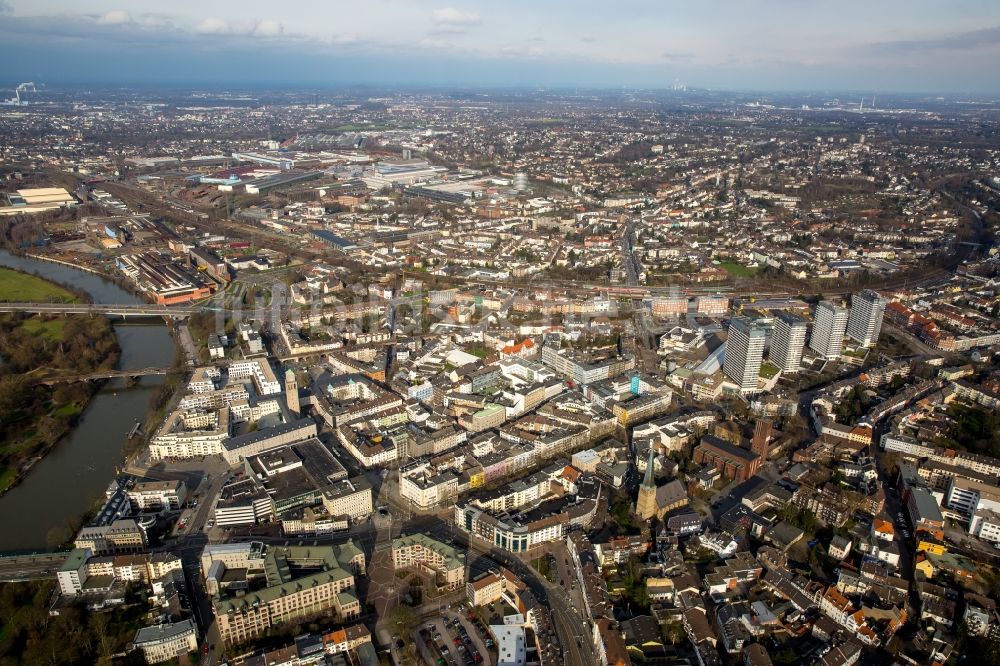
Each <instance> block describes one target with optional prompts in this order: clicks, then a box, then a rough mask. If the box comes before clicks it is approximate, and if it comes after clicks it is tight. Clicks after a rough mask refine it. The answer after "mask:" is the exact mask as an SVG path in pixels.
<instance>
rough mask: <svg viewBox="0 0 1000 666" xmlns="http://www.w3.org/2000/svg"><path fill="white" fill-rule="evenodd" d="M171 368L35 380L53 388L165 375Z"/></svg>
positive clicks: (92, 373)
mask: <svg viewBox="0 0 1000 666" xmlns="http://www.w3.org/2000/svg"><path fill="white" fill-rule="evenodd" d="M170 370H171V368H134V369H131V370H106V371H104V372H91V373H87V374H80V375H63V376H60V377H40V378H38V379H36V380H35V383H37V384H45V385H48V386H52V385H53V384H71V383H73V382H93V381H99V380H102V379H115V378H116V377H148V376H150V375H165V374H167V373H169V372H170Z"/></svg>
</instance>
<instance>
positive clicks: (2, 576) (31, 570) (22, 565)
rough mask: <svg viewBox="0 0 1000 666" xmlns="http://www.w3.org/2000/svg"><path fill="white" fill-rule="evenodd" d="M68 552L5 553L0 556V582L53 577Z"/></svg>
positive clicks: (17, 581)
mask: <svg viewBox="0 0 1000 666" xmlns="http://www.w3.org/2000/svg"><path fill="white" fill-rule="evenodd" d="M67 555H69V553H68V552H54V553H33V554H31V555H5V556H2V557H0V582H2V583H19V582H23V581H27V580H42V579H45V578H55V577H56V572H57V571H59V567H61V566H62V564H63V562H65V561H66V556H67Z"/></svg>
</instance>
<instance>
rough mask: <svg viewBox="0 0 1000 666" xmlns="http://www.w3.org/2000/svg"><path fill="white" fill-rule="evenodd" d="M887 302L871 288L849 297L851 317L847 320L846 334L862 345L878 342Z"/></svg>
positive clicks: (868, 345) (869, 345)
mask: <svg viewBox="0 0 1000 666" xmlns="http://www.w3.org/2000/svg"><path fill="white" fill-rule="evenodd" d="M887 303H888V301H887V300H886V299H884V298H882V296H880V295H879V293H878V292H877V291H874V290H872V289H865V290H864V291H862V292H859V293H857V294H854V296H852V297H851V317H850V319H848V320H847V335H848V336H850V338H851V339H852V340H857V341H858V342H859V343H860V344H861V346H863V347H871V346H872V345H874V344H875V343H876V342H878V334H879V331H881V330H882V315H883V314H885V306H886V304H887Z"/></svg>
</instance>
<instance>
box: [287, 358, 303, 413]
mask: <svg viewBox="0 0 1000 666" xmlns="http://www.w3.org/2000/svg"><path fill="white" fill-rule="evenodd" d="M285 404H287V405H288V411H289V412H291V413H292V414H294V415H295V417H296V418H298V417H299V416H301V414H300V413H299V385H298V383H297V382H296V381H295V373H294V372H293V371H292V369H291V368H289V369H288V370H285Z"/></svg>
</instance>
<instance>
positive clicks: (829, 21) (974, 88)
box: [0, 0, 1000, 95]
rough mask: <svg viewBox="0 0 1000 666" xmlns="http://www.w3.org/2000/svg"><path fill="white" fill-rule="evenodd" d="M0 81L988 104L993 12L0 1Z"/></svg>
mask: <svg viewBox="0 0 1000 666" xmlns="http://www.w3.org/2000/svg"><path fill="white" fill-rule="evenodd" d="M0 37H2V39H0V58H3V61H4V78H5V79H6V80H9V81H15V80H20V81H27V80H39V79H40V80H43V81H53V82H69V81H86V82H88V83H94V84H102V83H106V84H138V83H146V84H151V85H156V84H177V85H219V84H223V85H233V86H243V85H257V86H261V85H286V86H351V85H372V86H410V87H481V88H491V87H497V88H510V87H515V88H516V87H526V88H530V87H534V86H542V87H552V88H560V89H573V88H581V89H615V88H647V89H668V88H670V87H671V86H672V85H674V84H675V83H682V84H686V85H688V86H692V87H697V88H702V89H711V90H727V91H736V92H738V91H746V92H849V91H865V92H867V93H869V94H870V93H872V92H874V93H910V94H975V95H997V94H1000V72H998V71H997V65H996V63H997V62H1000V3H996V4H992V5H991V4H985V3H982V2H976V1H974V0H957V1H956V2H953V3H948V4H947V5H941V4H940V3H933V2H928V1H918V2H901V1H899V0H889V1H887V2H880V3H862V2H858V1H857V0H850V1H848V2H841V3H836V4H834V3H829V4H826V3H794V2H790V1H789V0H746V1H745V2H735V1H733V2H727V1H723V0H709V1H707V2H702V3H697V4H694V3H691V4H689V3H678V2H670V1H665V2H655V1H653V0H638V1H636V0H633V1H631V2H623V3H619V4H618V5H617V6H614V7H612V6H609V5H607V4H606V3H593V2H579V3H567V2H562V1H559V0H556V1H554V2H549V3H528V2H524V1H523V0H512V1H511V2H509V3H506V4H504V5H503V6H499V5H495V4H492V3H485V2H481V1H480V0H475V1H466V2H444V3H437V2H431V3H424V2H412V1H408V0H372V1H370V2H366V3H364V4H363V5H360V4H349V3H345V2H340V1H333V2H328V3H322V4H318V5H313V4H312V3H302V2H289V3H285V4H283V5H280V6H276V5H274V4H273V3H265V2H263V1H262V0H246V1H244V2H234V1H232V0H221V1H216V2H210V3H194V2H190V0H181V1H179V2H175V3H172V4H171V5H170V7H169V9H164V8H163V6H162V5H161V3H154V2H152V1H151V0H133V1H132V2H129V3H121V2H106V1H104V0H95V1H94V2H89V3H88V4H87V7H86V8H85V9H82V8H80V7H79V5H78V3H73V2H69V1H68V0H41V1H37V0H36V1H33V2H31V1H28V0H0Z"/></svg>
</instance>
